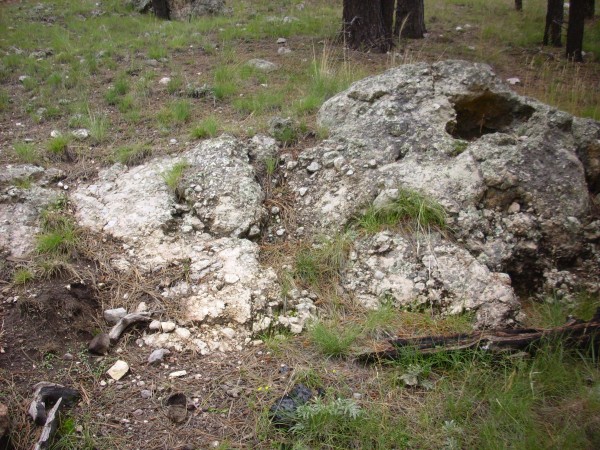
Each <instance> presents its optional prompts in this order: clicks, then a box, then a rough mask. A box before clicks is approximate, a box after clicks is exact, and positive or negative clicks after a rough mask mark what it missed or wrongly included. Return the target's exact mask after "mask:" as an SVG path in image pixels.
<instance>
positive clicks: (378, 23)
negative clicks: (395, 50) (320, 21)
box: [342, 0, 394, 53]
mask: <svg viewBox="0 0 600 450" xmlns="http://www.w3.org/2000/svg"><path fill="white" fill-rule="evenodd" d="M393 12H394V0H372V1H368V2H367V1H363V0H344V12H343V30H342V31H343V33H344V37H345V40H346V45H347V46H348V47H350V48H353V49H356V50H377V51H380V52H382V53H385V52H387V51H389V50H390V49H391V48H392V45H393V39H392V38H393V35H392V24H393V20H394V16H393Z"/></svg>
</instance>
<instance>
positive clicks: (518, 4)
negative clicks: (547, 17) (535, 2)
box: [515, 0, 523, 11]
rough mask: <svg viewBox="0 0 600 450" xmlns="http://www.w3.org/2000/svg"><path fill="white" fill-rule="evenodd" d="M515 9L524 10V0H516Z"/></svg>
mask: <svg viewBox="0 0 600 450" xmlns="http://www.w3.org/2000/svg"><path fill="white" fill-rule="evenodd" d="M515 9H516V10H517V11H523V0H515Z"/></svg>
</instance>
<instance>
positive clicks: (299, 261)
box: [294, 233, 352, 288]
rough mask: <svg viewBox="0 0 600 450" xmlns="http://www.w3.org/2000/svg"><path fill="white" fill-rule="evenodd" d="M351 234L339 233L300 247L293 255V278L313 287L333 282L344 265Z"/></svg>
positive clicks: (322, 286) (324, 285)
mask: <svg viewBox="0 0 600 450" xmlns="http://www.w3.org/2000/svg"><path fill="white" fill-rule="evenodd" d="M351 242H352V241H351V235H350V234H348V233H344V234H339V235H337V236H334V237H333V238H331V239H321V241H320V242H316V243H314V244H312V245H307V246H305V247H303V248H301V249H300V250H299V251H298V253H297V254H296V257H295V264H294V278H295V279H296V280H297V281H300V282H301V283H304V284H305V285H308V286H311V287H313V288H324V287H326V286H327V285H330V284H331V283H333V282H335V281H336V280H337V279H338V278H339V276H340V273H341V271H342V269H343V268H344V267H345V265H346V261H347V257H348V251H349V249H350V244H351Z"/></svg>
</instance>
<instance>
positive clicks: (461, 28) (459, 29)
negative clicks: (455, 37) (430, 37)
mask: <svg viewBox="0 0 600 450" xmlns="http://www.w3.org/2000/svg"><path fill="white" fill-rule="evenodd" d="M455 30H456V31H464V28H463V27H456V28H455Z"/></svg>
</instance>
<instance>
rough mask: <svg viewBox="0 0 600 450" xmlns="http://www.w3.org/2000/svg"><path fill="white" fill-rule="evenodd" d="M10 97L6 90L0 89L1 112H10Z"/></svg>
mask: <svg viewBox="0 0 600 450" xmlns="http://www.w3.org/2000/svg"><path fill="white" fill-rule="evenodd" d="M9 100H10V97H9V96H8V92H6V91H5V90H4V89H0V112H4V111H8V106H9V105H10V102H9Z"/></svg>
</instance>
